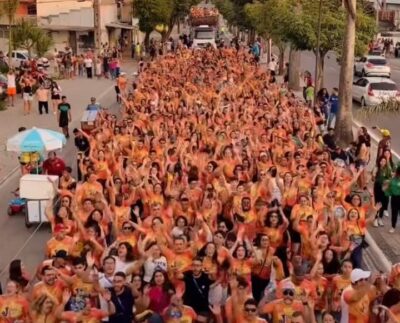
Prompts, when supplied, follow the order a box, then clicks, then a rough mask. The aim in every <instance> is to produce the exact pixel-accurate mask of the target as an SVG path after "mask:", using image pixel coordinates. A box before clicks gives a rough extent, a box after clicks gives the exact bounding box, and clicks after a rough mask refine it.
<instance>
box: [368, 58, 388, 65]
mask: <svg viewBox="0 0 400 323" xmlns="http://www.w3.org/2000/svg"><path fill="white" fill-rule="evenodd" d="M368 62H369V63H371V64H374V65H386V59H384V58H370V59H369V60H368Z"/></svg>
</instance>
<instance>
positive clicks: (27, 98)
mask: <svg viewBox="0 0 400 323" xmlns="http://www.w3.org/2000/svg"><path fill="white" fill-rule="evenodd" d="M34 84H35V81H34V79H33V78H32V77H31V76H30V75H29V74H28V73H27V72H25V74H24V76H23V78H22V79H21V81H20V85H21V88H22V98H23V101H24V115H28V114H30V113H31V110H32V101H33V86H34Z"/></svg>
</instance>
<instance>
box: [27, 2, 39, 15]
mask: <svg viewBox="0 0 400 323" xmlns="http://www.w3.org/2000/svg"><path fill="white" fill-rule="evenodd" d="M27 9H28V15H30V16H36V15H37V10H36V4H31V5H29V6H28V8H27Z"/></svg>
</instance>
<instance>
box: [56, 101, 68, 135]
mask: <svg viewBox="0 0 400 323" xmlns="http://www.w3.org/2000/svg"><path fill="white" fill-rule="evenodd" d="M57 120H58V125H59V127H60V128H62V131H63V133H64V135H65V138H67V139H68V138H69V130H68V124H69V123H70V122H71V105H70V104H69V103H68V102H67V97H66V96H65V95H63V96H62V98H61V103H60V104H59V105H58V110H57Z"/></svg>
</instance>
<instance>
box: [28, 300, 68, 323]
mask: <svg viewBox="0 0 400 323" xmlns="http://www.w3.org/2000/svg"><path fill="white" fill-rule="evenodd" d="M57 303H58V301H57V300H56V299H55V298H54V297H53V296H51V295H50V294H42V295H41V296H39V297H38V299H36V300H35V301H34V302H33V303H32V306H31V308H30V316H31V318H32V322H35V323H58V322H59V320H58V319H57V315H56V306H57ZM61 305H62V303H61Z"/></svg>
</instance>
